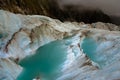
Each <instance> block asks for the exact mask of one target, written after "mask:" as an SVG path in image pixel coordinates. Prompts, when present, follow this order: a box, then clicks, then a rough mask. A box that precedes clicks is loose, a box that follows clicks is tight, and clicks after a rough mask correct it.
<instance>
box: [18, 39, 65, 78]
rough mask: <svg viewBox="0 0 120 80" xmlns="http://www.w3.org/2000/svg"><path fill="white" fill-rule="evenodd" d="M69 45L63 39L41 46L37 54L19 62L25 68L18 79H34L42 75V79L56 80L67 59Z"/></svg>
mask: <svg viewBox="0 0 120 80" xmlns="http://www.w3.org/2000/svg"><path fill="white" fill-rule="evenodd" d="M66 51H67V47H66V46H65V45H64V41H63V40H57V41H53V42H51V43H48V44H46V45H44V46H42V47H40V48H39V49H38V50H37V51H36V54H34V55H32V56H28V57H26V58H24V59H23V60H21V61H20V62H19V64H20V65H21V66H22V67H23V68H24V69H23V71H22V72H21V74H20V75H19V76H18V77H17V80H32V79H33V78H35V77H36V76H39V75H40V76H41V78H40V80H55V78H56V77H57V76H58V75H56V73H60V72H59V70H60V68H61V66H62V64H63V62H64V61H65V59H66V55H67V52H66Z"/></svg>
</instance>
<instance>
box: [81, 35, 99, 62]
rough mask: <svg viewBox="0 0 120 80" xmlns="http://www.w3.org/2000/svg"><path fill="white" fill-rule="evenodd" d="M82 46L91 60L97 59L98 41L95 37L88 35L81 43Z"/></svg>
mask: <svg viewBox="0 0 120 80" xmlns="http://www.w3.org/2000/svg"><path fill="white" fill-rule="evenodd" d="M81 48H82V49H83V52H84V53H85V54H86V55H87V56H88V57H89V58H90V59H91V60H93V61H95V55H96V48H97V43H96V41H95V40H94V39H92V38H89V37H86V38H85V39H84V40H83V42H82V44H81Z"/></svg>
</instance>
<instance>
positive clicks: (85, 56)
mask: <svg viewBox="0 0 120 80" xmlns="http://www.w3.org/2000/svg"><path fill="white" fill-rule="evenodd" d="M63 39H65V44H66V45H67V53H68V54H67V59H66V61H65V62H64V64H63V65H62V69H61V74H60V76H59V77H57V78H56V80H119V79H120V27H119V26H116V25H114V24H110V23H101V22H97V23H92V24H85V23H83V22H80V23H77V22H61V21H59V20H57V19H51V18H49V17H46V16H41V15H32V16H31V15H21V14H13V13H10V12H7V11H3V10H0V80H16V78H17V76H18V75H19V74H20V73H21V71H22V69H23V68H22V67H21V66H20V65H19V64H18V62H19V61H20V60H22V59H23V58H25V57H26V56H29V55H33V54H35V53H36V51H37V49H38V48H39V47H41V46H44V45H45V44H48V43H50V42H52V41H56V40H63ZM59 55H61V54H58V56H59ZM39 76H40V75H39ZM36 77H38V76H36Z"/></svg>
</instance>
